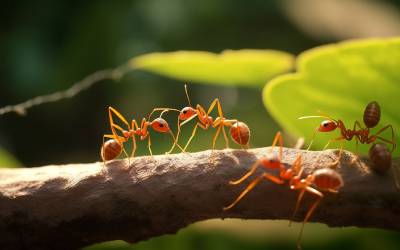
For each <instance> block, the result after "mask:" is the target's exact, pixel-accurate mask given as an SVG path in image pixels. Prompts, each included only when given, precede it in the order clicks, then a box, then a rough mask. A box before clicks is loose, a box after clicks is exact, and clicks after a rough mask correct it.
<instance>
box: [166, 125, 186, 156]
mask: <svg viewBox="0 0 400 250" xmlns="http://www.w3.org/2000/svg"><path fill="white" fill-rule="evenodd" d="M169 134H170V135H171V137H172V139H173V140H174V145H175V144H176V146H178V148H179V149H180V150H181V151H182V153H185V150H184V149H183V148H182V147H181V145H179V143H178V142H177V141H176V138H175V136H174V134H173V133H172V131H171V130H170V131H169Z"/></svg>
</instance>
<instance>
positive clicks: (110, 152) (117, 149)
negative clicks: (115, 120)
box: [100, 139, 122, 161]
mask: <svg viewBox="0 0 400 250" xmlns="http://www.w3.org/2000/svg"><path fill="white" fill-rule="evenodd" d="M121 152H122V144H121V143H119V142H118V141H117V140H115V139H111V140H108V141H106V142H105V143H104V145H103V146H102V147H101V152H100V155H101V158H102V159H103V160H104V161H109V160H112V159H115V158H117V157H118V156H119V155H120V154H121Z"/></svg>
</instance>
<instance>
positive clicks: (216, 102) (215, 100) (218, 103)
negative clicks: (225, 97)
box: [206, 98, 224, 117]
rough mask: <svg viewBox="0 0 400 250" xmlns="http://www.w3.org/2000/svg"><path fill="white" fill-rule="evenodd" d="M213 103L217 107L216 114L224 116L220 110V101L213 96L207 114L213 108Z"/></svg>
mask: <svg viewBox="0 0 400 250" xmlns="http://www.w3.org/2000/svg"><path fill="white" fill-rule="evenodd" d="M215 105H217V108H218V115H219V116H220V117H224V114H223V112H222V107H221V103H220V102H219V99H218V98H215V99H214V101H212V103H211V104H210V107H209V108H208V111H207V113H206V114H207V115H209V114H210V113H211V111H212V110H213V109H214V107H215Z"/></svg>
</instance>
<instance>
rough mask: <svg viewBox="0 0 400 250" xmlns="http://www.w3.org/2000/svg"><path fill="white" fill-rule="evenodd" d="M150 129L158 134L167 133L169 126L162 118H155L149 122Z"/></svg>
mask: <svg viewBox="0 0 400 250" xmlns="http://www.w3.org/2000/svg"><path fill="white" fill-rule="evenodd" d="M151 127H152V128H153V129H154V130H155V131H157V132H160V133H167V132H169V131H170V130H169V125H168V122H167V121H166V120H164V119H163V118H156V119H154V120H153V121H152V122H151Z"/></svg>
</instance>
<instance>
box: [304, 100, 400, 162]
mask: <svg viewBox="0 0 400 250" xmlns="http://www.w3.org/2000/svg"><path fill="white" fill-rule="evenodd" d="M308 118H326V119H327V120H325V121H322V122H321V124H320V125H319V127H317V128H316V129H315V132H314V134H313V136H312V140H311V143H310V145H309V147H308V149H309V148H310V147H311V145H312V143H313V141H314V138H315V136H316V134H317V132H331V131H334V130H335V129H337V128H338V129H340V134H341V136H340V137H338V138H334V139H331V140H329V142H328V143H327V144H326V145H325V147H324V149H326V148H327V147H328V145H329V144H330V143H331V142H332V141H341V147H340V151H339V157H338V159H337V160H336V161H335V162H334V163H333V164H332V165H334V166H335V165H337V164H338V163H339V161H340V158H341V156H342V152H343V146H344V145H343V144H344V141H345V140H347V141H351V140H352V139H353V138H355V140H356V152H358V142H360V143H362V144H371V143H373V142H375V141H376V140H381V141H383V142H386V143H389V144H392V152H393V150H394V149H395V148H396V141H395V138H394V130H393V127H392V125H390V124H389V125H386V126H384V127H383V128H381V129H380V130H379V131H378V132H376V133H375V134H373V135H371V134H370V128H373V127H375V126H376V125H377V124H378V123H379V120H380V107H379V104H378V103H377V102H370V103H369V104H368V105H367V107H366V108H365V111H364V116H363V120H364V124H365V126H366V127H365V128H363V127H362V126H361V124H360V123H359V122H358V121H355V122H354V126H353V129H347V128H346V127H345V125H344V123H343V121H342V120H340V119H338V120H335V119H333V118H331V117H329V116H327V115H320V116H302V117H300V118H299V119H308ZM388 128H390V129H391V132H392V139H391V140H387V139H385V138H383V137H381V136H379V135H380V134H381V133H382V132H384V131H385V130H386V129H388Z"/></svg>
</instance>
